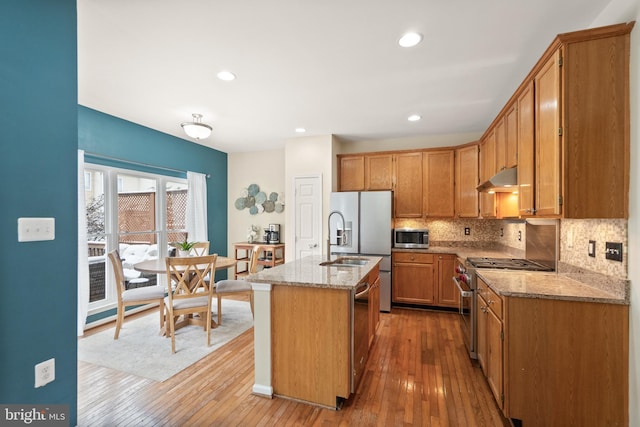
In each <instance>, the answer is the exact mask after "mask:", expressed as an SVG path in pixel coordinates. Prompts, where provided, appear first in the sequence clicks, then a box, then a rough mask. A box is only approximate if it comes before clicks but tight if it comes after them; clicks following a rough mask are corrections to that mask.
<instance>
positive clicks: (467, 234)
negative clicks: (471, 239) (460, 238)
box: [464, 227, 471, 236]
mask: <svg viewBox="0 0 640 427" xmlns="http://www.w3.org/2000/svg"><path fill="white" fill-rule="evenodd" d="M470 234H471V229H470V228H469V227H465V228H464V235H465V236H469V235H470Z"/></svg>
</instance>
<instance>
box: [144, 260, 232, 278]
mask: <svg viewBox="0 0 640 427" xmlns="http://www.w3.org/2000/svg"><path fill="white" fill-rule="evenodd" d="M236 262H237V260H236V259H234V258H228V257H225V256H218V258H217V259H216V270H225V269H227V268H231V267H233V266H234V265H236ZM133 268H134V269H135V270H137V271H140V272H142V273H151V274H166V273H167V262H166V261H165V258H157V259H148V260H145V261H140V262H138V263H136V264H134V265H133Z"/></svg>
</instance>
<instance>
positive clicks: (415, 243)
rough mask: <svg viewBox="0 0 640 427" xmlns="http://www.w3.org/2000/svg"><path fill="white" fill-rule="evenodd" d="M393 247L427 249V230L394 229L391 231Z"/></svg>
mask: <svg viewBox="0 0 640 427" xmlns="http://www.w3.org/2000/svg"><path fill="white" fill-rule="evenodd" d="M393 247H394V248H407V249H429V230H427V229H424V228H422V229H416V228H396V229H394V230H393Z"/></svg>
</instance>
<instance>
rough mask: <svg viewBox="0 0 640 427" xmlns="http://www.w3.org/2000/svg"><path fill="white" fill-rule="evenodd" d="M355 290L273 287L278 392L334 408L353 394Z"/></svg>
mask: <svg viewBox="0 0 640 427" xmlns="http://www.w3.org/2000/svg"><path fill="white" fill-rule="evenodd" d="M350 304H351V292H349V291H348V290H335V289H326V288H310V287H299V286H277V285H275V286H273V289H272V291H271V309H272V313H271V319H272V324H271V330H272V352H271V355H272V370H273V371H272V372H273V377H272V381H273V392H274V394H276V395H282V396H287V397H291V398H294V399H298V400H301V401H305V402H311V403H315V404H318V405H321V406H326V407H332V408H335V407H336V405H337V400H336V398H338V397H342V398H348V397H349V395H350V386H351V375H350V362H351V361H350V360H349V355H350V353H351V336H350V327H349V326H350V323H351V320H350V319H351V317H350V316H351V312H350Z"/></svg>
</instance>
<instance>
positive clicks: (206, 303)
mask: <svg viewBox="0 0 640 427" xmlns="http://www.w3.org/2000/svg"><path fill="white" fill-rule="evenodd" d="M217 258H218V254H213V255H205V256H192V257H168V258H166V265H167V286H168V288H167V289H168V295H167V297H166V298H165V299H164V303H165V307H166V313H167V315H166V321H165V330H166V328H167V326H166V324H167V323H168V327H169V330H168V331H166V333H167V334H170V335H171V351H172V352H173V353H175V352H176V321H177V320H178V318H179V317H180V316H185V320H186V319H187V318H188V316H191V315H193V314H198V315H199V316H200V320H201V321H204V329H205V331H206V334H207V347H208V346H210V345H211V323H212V322H211V320H212V318H211V317H212V314H211V299H212V297H213V287H212V286H211V283H210V282H209V281H208V280H206V278H207V276H210V277H211V275H213V274H214V272H215V268H216V259H217Z"/></svg>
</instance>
